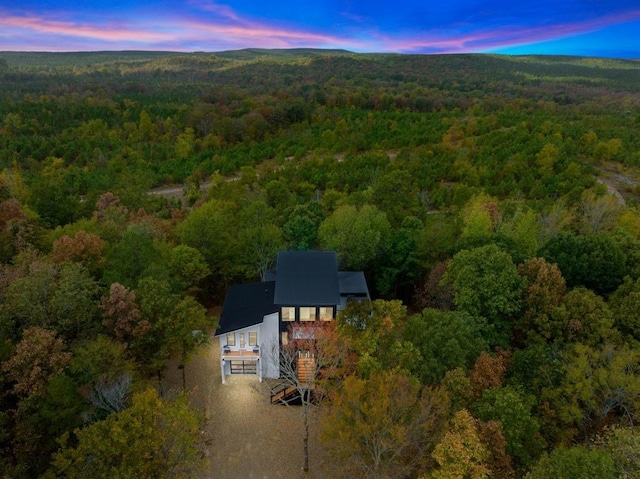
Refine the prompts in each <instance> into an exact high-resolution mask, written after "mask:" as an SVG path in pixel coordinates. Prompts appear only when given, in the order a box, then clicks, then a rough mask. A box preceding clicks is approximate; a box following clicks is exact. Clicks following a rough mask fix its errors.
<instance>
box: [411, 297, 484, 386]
mask: <svg viewBox="0 0 640 479" xmlns="http://www.w3.org/2000/svg"><path fill="white" fill-rule="evenodd" d="M483 327H486V322H485V321H484V320H483V319H481V318H480V319H479V318H474V317H472V316H470V315H469V314H467V313H464V312H462V311H438V310H437V309H425V310H424V311H422V313H421V314H418V315H414V316H411V317H410V318H409V319H408V320H407V323H406V327H405V330H404V338H405V339H406V340H407V341H410V342H411V343H413V344H414V346H415V347H416V348H417V349H418V351H420V355H421V361H419V362H418V364H417V367H418V369H417V370H415V371H414V372H415V373H416V375H417V376H418V377H419V378H420V379H421V380H422V382H423V383H425V384H434V383H436V382H438V381H439V380H441V379H442V378H443V376H444V374H445V373H446V372H447V371H449V370H451V369H454V368H457V367H460V368H463V369H467V368H468V367H470V366H471V365H472V364H473V362H474V361H475V360H476V358H477V357H478V355H479V354H480V352H481V351H482V350H484V349H485V348H486V342H485V341H484V340H483V339H482V332H483Z"/></svg>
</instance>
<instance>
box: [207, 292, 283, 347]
mask: <svg viewBox="0 0 640 479" xmlns="http://www.w3.org/2000/svg"><path fill="white" fill-rule="evenodd" d="M274 289H275V282H273V281H267V282H264V283H249V284H238V285H235V286H231V288H229V291H227V296H226V297H225V299H224V304H223V306H222V313H221V314H220V321H219V323H220V327H219V328H218V330H217V331H216V335H220V334H225V333H228V332H230V331H235V330H237V329H242V328H246V327H248V326H253V325H254V324H259V323H261V322H262V320H263V318H264V316H266V315H268V314H271V313H275V312H277V311H278V308H277V307H276V306H274V304H273V292H274Z"/></svg>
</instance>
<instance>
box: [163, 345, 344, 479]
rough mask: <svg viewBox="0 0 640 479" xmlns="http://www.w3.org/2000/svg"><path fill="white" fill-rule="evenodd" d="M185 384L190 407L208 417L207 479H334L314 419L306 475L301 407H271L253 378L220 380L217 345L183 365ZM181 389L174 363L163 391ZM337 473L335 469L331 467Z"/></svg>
mask: <svg viewBox="0 0 640 479" xmlns="http://www.w3.org/2000/svg"><path fill="white" fill-rule="evenodd" d="M185 383H186V387H187V390H188V391H190V396H191V401H192V403H193V405H195V406H197V407H199V408H201V409H202V410H203V411H204V412H205V415H206V419H207V426H206V433H207V447H208V453H209V459H210V470H209V473H208V475H205V476H203V477H207V478H221V479H227V478H229V479H235V478H243V479H281V478H290V479H296V478H306V479H316V478H317V479H330V478H332V477H337V476H338V474H337V473H336V471H335V469H333V471H332V465H331V461H330V459H329V458H328V456H327V455H326V453H325V452H324V451H323V449H322V447H321V446H320V444H319V442H318V440H317V437H316V436H317V432H318V425H317V414H315V413H314V414H312V421H311V429H310V439H309V466H310V471H309V472H308V473H304V472H303V471H302V415H301V410H300V408H299V407H294V406H292V407H287V406H278V405H272V404H271V403H270V400H269V390H268V388H267V386H266V385H265V384H264V383H260V382H259V381H258V377H257V376H252V375H245V376H243V375H233V376H229V377H228V378H227V382H226V384H222V383H221V380H220V353H219V342H218V340H217V339H213V340H212V341H211V343H210V344H209V345H206V346H204V347H202V348H201V349H200V350H198V351H197V353H196V354H195V355H194V356H193V357H192V358H191V359H190V361H188V362H187V364H186V367H185ZM181 386H182V371H181V370H180V369H178V362H177V361H173V362H171V363H170V364H169V365H168V366H167V371H166V374H165V387H166V388H180V387H181ZM333 467H334V468H335V466H333Z"/></svg>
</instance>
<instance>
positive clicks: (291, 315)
mask: <svg viewBox="0 0 640 479" xmlns="http://www.w3.org/2000/svg"><path fill="white" fill-rule="evenodd" d="M280 319H281V320H282V321H295V320H296V308H294V307H292V306H284V307H283V308H282V309H281V310H280Z"/></svg>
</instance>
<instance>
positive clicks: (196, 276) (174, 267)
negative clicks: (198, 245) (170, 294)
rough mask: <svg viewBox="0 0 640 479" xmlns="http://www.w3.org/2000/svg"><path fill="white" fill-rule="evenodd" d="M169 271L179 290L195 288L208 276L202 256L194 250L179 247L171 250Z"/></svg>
mask: <svg viewBox="0 0 640 479" xmlns="http://www.w3.org/2000/svg"><path fill="white" fill-rule="evenodd" d="M169 271H170V272H171V274H172V276H173V277H174V278H176V280H177V282H178V284H179V285H180V287H181V289H187V288H192V287H194V286H197V285H198V284H199V283H200V282H201V281H202V280H203V279H204V278H206V277H207V276H208V275H209V274H210V269H209V266H208V265H207V262H206V260H205V259H204V256H203V255H202V254H201V253H200V251H198V250H197V249H195V248H192V247H191V246H187V245H179V246H176V247H175V248H173V249H172V250H171V258H170V260H169Z"/></svg>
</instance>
